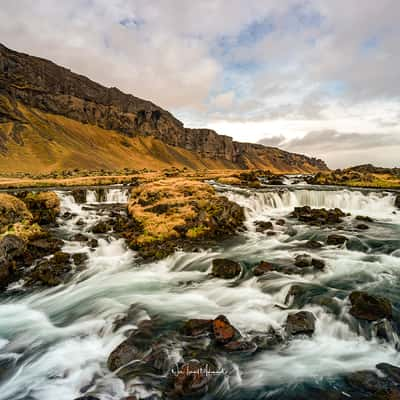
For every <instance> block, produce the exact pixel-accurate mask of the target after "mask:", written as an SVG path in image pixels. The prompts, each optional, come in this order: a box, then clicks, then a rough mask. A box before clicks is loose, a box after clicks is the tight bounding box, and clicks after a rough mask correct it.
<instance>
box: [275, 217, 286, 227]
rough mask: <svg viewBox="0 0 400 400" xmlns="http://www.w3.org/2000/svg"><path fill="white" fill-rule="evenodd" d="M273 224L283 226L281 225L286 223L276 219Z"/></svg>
mask: <svg viewBox="0 0 400 400" xmlns="http://www.w3.org/2000/svg"><path fill="white" fill-rule="evenodd" d="M275 223H276V224H277V225H279V226H283V225H285V224H286V221H285V220H284V219H278V220H277V221H276V222H275Z"/></svg>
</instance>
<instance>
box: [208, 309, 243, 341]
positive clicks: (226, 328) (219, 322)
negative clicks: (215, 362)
mask: <svg viewBox="0 0 400 400" xmlns="http://www.w3.org/2000/svg"><path fill="white" fill-rule="evenodd" d="M212 329H213V336H214V339H215V341H216V342H217V343H218V344H226V343H228V342H230V341H231V340H233V339H236V338H238V337H240V334H239V332H238V331H237V330H236V328H234V327H233V326H232V325H231V324H230V322H229V320H228V318H226V317H225V316H224V315H220V316H218V317H217V318H215V319H214V321H213V323H212Z"/></svg>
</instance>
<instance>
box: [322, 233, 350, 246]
mask: <svg viewBox="0 0 400 400" xmlns="http://www.w3.org/2000/svg"><path fill="white" fill-rule="evenodd" d="M346 241H347V237H346V236H343V235H336V234H332V235H329V236H328V237H327V239H326V244H328V245H333V246H338V245H341V244H343V243H345V242H346Z"/></svg>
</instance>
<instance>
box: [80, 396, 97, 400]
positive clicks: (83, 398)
mask: <svg viewBox="0 0 400 400" xmlns="http://www.w3.org/2000/svg"><path fill="white" fill-rule="evenodd" d="M74 400H100V399H99V398H98V397H95V396H91V395H88V396H81V397H77V398H76V399H74Z"/></svg>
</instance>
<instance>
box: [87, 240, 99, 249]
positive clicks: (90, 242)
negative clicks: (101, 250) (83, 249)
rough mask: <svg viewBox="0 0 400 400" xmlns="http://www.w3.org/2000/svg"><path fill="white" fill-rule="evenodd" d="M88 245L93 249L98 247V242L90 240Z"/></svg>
mask: <svg viewBox="0 0 400 400" xmlns="http://www.w3.org/2000/svg"><path fill="white" fill-rule="evenodd" d="M88 245H89V247H90V248H92V249H94V248H96V247H98V246H99V241H98V240H97V239H90V240H89V241H88Z"/></svg>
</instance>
